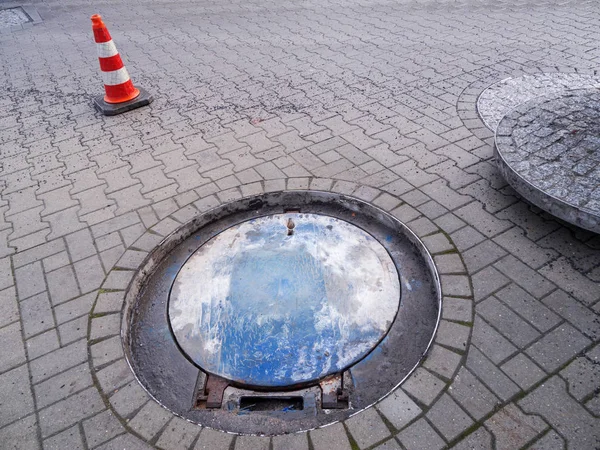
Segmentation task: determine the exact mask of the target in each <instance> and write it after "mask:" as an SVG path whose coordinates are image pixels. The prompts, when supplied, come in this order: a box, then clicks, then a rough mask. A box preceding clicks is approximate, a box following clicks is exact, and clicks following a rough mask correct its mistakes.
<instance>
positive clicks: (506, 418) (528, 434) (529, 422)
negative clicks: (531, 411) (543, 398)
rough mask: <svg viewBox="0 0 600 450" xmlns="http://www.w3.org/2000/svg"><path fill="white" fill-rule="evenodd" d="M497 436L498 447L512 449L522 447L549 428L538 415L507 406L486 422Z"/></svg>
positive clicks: (506, 449) (511, 405)
mask: <svg viewBox="0 0 600 450" xmlns="http://www.w3.org/2000/svg"><path fill="white" fill-rule="evenodd" d="M485 424H486V427H487V428H488V429H489V430H490V431H491V432H492V434H493V435H494V437H495V438H496V448H497V449H503V450H510V449H514V448H521V447H522V446H524V445H525V444H527V443H528V442H530V441H531V440H532V439H533V438H535V437H536V436H537V435H539V434H540V433H541V432H542V431H544V430H545V429H546V428H547V425H546V423H545V422H544V421H543V420H542V419H540V418H539V417H536V416H527V415H525V414H523V413H522V412H521V411H520V410H519V409H518V408H517V407H516V406H514V405H513V404H509V405H508V406H505V407H504V408H502V409H501V410H500V411H498V412H497V413H496V414H494V415H493V416H492V417H490V418H489V419H488V420H486V422H485Z"/></svg>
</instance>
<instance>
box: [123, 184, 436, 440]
mask: <svg viewBox="0 0 600 450" xmlns="http://www.w3.org/2000/svg"><path fill="white" fill-rule="evenodd" d="M288 211H300V212H302V213H315V214H322V215H330V216H333V217H337V218H340V219H342V220H346V221H348V222H350V223H352V224H354V225H356V226H358V227H360V228H362V229H363V230H365V231H367V232H368V233H369V234H371V235H372V236H373V237H375V238H376V239H377V240H378V241H379V242H380V243H381V244H382V245H383V246H384V247H385V249H386V250H387V251H388V253H389V254H390V256H391V258H392V260H393V262H394V264H395V266H396V268H397V269H398V272H399V274H400V280H401V285H402V298H401V303H400V308H399V310H398V314H397V317H396V320H395V321H394V323H393V325H392V326H391V328H390V330H389V332H388V334H387V335H386V336H385V338H384V339H383V340H382V341H381V342H380V343H379V345H377V346H376V347H375V348H374V349H373V350H372V351H371V352H370V353H369V354H368V355H366V357H364V358H363V359H361V360H360V361H359V362H357V363H356V364H354V365H353V366H351V367H350V368H348V369H347V370H346V371H345V372H344V373H343V374H341V377H342V378H343V381H344V389H345V390H346V391H347V394H348V398H349V403H348V407H347V408H346V409H323V408H322V405H321V400H320V396H319V393H320V387H319V385H313V386H288V387H286V388H282V389H279V390H276V389H271V390H254V391H252V390H250V389H248V388H247V386H236V385H235V383H231V385H230V386H229V387H227V389H225V391H224V398H223V402H222V407H221V408H217V409H212V410H211V409H202V408H197V407H196V406H197V405H196V404H195V398H196V396H197V390H198V385H199V383H201V382H202V381H203V380H205V378H203V372H202V371H201V370H199V368H198V367H197V366H196V365H195V364H193V363H192V362H191V361H190V360H189V359H188V358H187V357H186V356H185V355H184V353H183V352H181V350H180V348H179V347H178V345H177V342H176V341H175V339H174V336H173V334H172V332H171V329H170V326H169V321H168V311H167V308H168V295H169V291H170V288H171V285H172V284H173V281H174V279H175V277H176V275H177V273H178V271H179V269H180V268H181V267H182V265H183V264H184V263H185V261H187V259H188V258H189V256H190V255H191V254H192V253H193V252H194V251H195V250H196V249H198V248H199V247H200V246H201V245H203V244H204V243H205V242H207V241H208V240H209V239H211V238H212V237H214V236H216V235H217V234H218V233H220V232H221V231H222V230H224V229H227V228H229V227H231V226H233V225H235V224H238V223H241V222H244V221H246V220H248V219H251V218H256V217H260V216H266V215H271V214H277V213H284V212H288ZM142 267H143V269H142V270H141V272H140V274H139V276H138V277H137V278H136V279H135V280H134V282H133V283H132V286H131V287H130V292H129V294H128V298H127V304H126V309H125V314H124V321H123V340H124V343H125V353H126V357H127V360H128V362H129V364H130V366H131V368H132V370H133V372H134V373H135V375H136V377H137V378H138V380H139V381H140V383H141V384H142V386H143V387H144V388H145V389H146V390H147V392H148V393H149V394H150V395H152V396H153V397H154V398H155V399H156V400H157V401H158V402H159V403H161V404H162V405H163V406H165V407H166V408H168V409H169V410H171V411H172V412H174V413H175V414H177V415H179V416H181V417H184V418H186V419H188V420H190V421H192V422H196V423H199V424H202V425H204V426H208V427H211V428H216V429H220V430H224V431H229V432H236V433H244V434H269V435H274V434H282V433H290V432H296V431H301V430H307V429H312V428H316V427H319V426H322V425H326V424H329V423H332V422H337V421H340V420H343V419H345V418H347V417H349V416H351V415H354V414H356V413H357V412H359V411H361V410H363V409H365V408H367V407H369V406H371V405H372V404H374V403H375V402H377V401H379V400H380V399H382V398H383V397H385V396H387V395H388V394H389V393H390V392H391V391H392V390H394V389H395V388H396V387H397V386H398V385H399V384H400V383H401V382H402V381H403V380H404V379H406V377H407V376H408V375H410V373H411V372H412V371H413V370H414V369H415V368H416V366H417V365H418V364H419V363H420V361H421V359H422V358H423V356H424V355H425V354H426V352H427V350H428V349H429V346H430V345H431V342H432V341H433V336H434V334H435V331H436V329H437V324H438V322H439V319H440V312H441V287H440V283H439V277H438V274H437V271H436V270H435V266H434V265H433V261H432V259H431V256H430V255H429V253H428V252H427V250H426V249H425V246H424V245H423V244H422V242H421V241H420V240H419V239H418V238H417V237H416V235H414V234H413V233H412V232H411V231H410V230H409V229H408V228H407V227H406V226H405V225H404V224H402V223H401V222H399V221H398V220H396V219H395V218H393V217H392V216H390V215H389V214H387V213H385V212H383V211H382V210H380V209H378V208H376V207H374V206H372V205H369V204H367V203H365V202H362V201H360V200H357V199H354V198H351V197H347V196H343V195H339V194H334V193H326V192H317V191H289V192H277V193H270V194H264V195H261V196H258V197H252V198H247V199H243V200H239V201H236V202H232V203H229V204H226V205H223V206H220V207H218V208H216V209H214V210H211V211H209V212H207V213H205V214H203V215H201V216H199V217H197V218H196V219H194V220H192V221H191V222H189V223H188V224H187V225H185V226H184V227H182V228H181V229H180V230H178V231H176V232H175V233H173V234H172V235H171V236H169V237H168V238H166V239H165V241H163V243H161V245H159V247H158V248H157V249H156V250H155V251H154V252H153V253H152V254H151V255H150V257H149V258H148V259H147V261H146V263H145V264H144V265H143V266H142ZM321 381H323V380H321ZM247 397H252V398H258V397H265V398H267V397H268V398H271V399H274V398H280V399H290V398H293V399H297V398H301V399H302V400H303V409H301V410H297V409H296V410H292V411H290V410H285V409H286V408H283V410H266V411H253V412H248V411H247V410H246V409H245V408H244V407H243V399H244V398H247Z"/></svg>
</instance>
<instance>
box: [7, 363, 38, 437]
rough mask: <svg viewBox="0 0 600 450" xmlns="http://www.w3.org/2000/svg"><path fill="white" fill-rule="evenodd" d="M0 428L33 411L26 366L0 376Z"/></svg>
mask: <svg viewBox="0 0 600 450" xmlns="http://www.w3.org/2000/svg"><path fill="white" fill-rule="evenodd" d="M0 386H3V389H2V390H1V391H0V405H2V408H0V427H3V426H4V425H8V424H9V423H11V422H14V421H15V420H18V419H21V418H23V417H25V416H26V415H28V414H30V413H32V412H33V411H34V403H33V396H32V395H31V387H30V386H29V372H28V371H27V366H26V365H23V366H19V367H17V368H16V369H12V370H9V371H8V372H4V373H3V374H1V375H0Z"/></svg>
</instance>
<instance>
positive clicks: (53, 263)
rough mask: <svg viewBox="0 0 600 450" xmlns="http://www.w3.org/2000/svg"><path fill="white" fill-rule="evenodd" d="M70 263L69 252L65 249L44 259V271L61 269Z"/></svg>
mask: <svg viewBox="0 0 600 450" xmlns="http://www.w3.org/2000/svg"><path fill="white" fill-rule="evenodd" d="M68 264H70V261H69V254H68V253H67V252H66V251H64V252H60V253H57V254H55V255H52V256H48V257H47V258H44V259H43V260H42V265H43V266H44V272H46V273H48V272H52V271H53V270H56V269H59V268H61V267H64V266H66V265H68Z"/></svg>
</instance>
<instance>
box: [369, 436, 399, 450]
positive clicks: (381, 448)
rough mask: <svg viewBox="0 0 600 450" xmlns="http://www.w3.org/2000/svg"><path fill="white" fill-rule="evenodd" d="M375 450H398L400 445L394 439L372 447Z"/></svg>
mask: <svg viewBox="0 0 600 450" xmlns="http://www.w3.org/2000/svg"><path fill="white" fill-rule="evenodd" d="M374 449H375V450H400V444H398V441H396V440H395V439H390V440H389V441H385V442H384V443H383V444H381V445H378V446H377V447H374Z"/></svg>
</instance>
